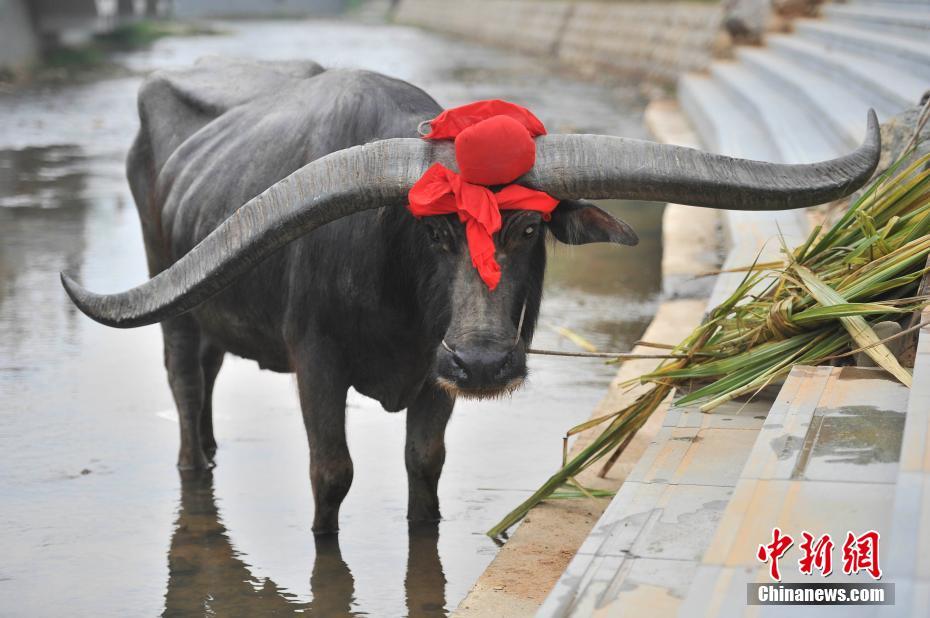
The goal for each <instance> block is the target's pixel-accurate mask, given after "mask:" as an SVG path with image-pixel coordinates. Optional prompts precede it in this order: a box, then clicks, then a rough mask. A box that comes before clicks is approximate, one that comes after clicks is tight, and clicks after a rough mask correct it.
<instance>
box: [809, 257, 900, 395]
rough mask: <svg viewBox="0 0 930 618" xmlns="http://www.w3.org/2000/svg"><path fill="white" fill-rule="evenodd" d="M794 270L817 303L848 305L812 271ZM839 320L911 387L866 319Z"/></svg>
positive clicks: (891, 372) (898, 365) (881, 365)
mask: <svg viewBox="0 0 930 618" xmlns="http://www.w3.org/2000/svg"><path fill="white" fill-rule="evenodd" d="M792 268H793V269H794V271H795V272H796V273H798V276H799V277H800V278H801V280H802V281H803V282H804V285H805V286H806V287H807V289H808V291H810V293H811V296H813V297H814V298H815V299H817V302H819V303H820V304H821V305H824V306H835V305H841V304H847V301H846V299H845V298H843V296H842V295H841V294H840V293H839V292H837V291H836V290H834V289H833V288H831V287H830V286H828V285H827V284H826V283H824V282H823V281H821V279H820V278H819V277H818V276H817V275H815V274H814V273H813V271H811V270H810V269H808V268H806V267H804V266H801V265H800V264H793V265H792ZM839 320H840V322H841V323H842V324H843V326H844V327H845V328H846V330H847V331H848V332H849V334H850V336H851V337H852V338H853V339H855V341H856V343H858V344H859V345H860V346H871V347H869V348H868V349H866V350H865V353H866V354H867V355H868V356H869V358H871V359H872V360H874V361H875V362H876V363H878V365H879V366H880V367H881V368H883V369H884V370H885V371H887V372H888V373H890V374H891V375H893V376H894V377H896V378H897V379H898V380H900V381H901V383H902V384H904V385H905V386H910V385H911V374H910V373H908V372H907V370H906V369H904V367H902V366H901V364H900V363H899V362H898V359H896V358H895V357H894V355H893V354H892V353H891V352H890V351H889V350H888V348H887V347H886V346H885V344H883V343H881V340H880V339H879V338H878V335H876V334H875V331H874V330H872V327H871V326H869V324H868V322H866V321H865V318H863V317H862V316H849V317H841V318H839Z"/></svg>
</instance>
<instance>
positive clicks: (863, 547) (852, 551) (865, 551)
mask: <svg viewBox="0 0 930 618" xmlns="http://www.w3.org/2000/svg"><path fill="white" fill-rule="evenodd" d="M878 539H879V535H878V532H876V531H874V530H869V531H868V532H866V533H865V534H863V535H862V536H859V537H857V536H855V535H854V534H853V533H852V532H847V533H846V542H845V543H843V573H846V574H847V575H855V574H856V573H858V572H859V571H866V572H868V574H869V575H871V576H872V579H881V577H882V569H881V567H879V566H878Z"/></svg>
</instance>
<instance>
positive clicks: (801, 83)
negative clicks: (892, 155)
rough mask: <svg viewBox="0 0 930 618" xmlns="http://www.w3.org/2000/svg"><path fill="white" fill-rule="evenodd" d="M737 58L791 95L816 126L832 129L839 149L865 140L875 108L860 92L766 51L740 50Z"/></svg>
mask: <svg viewBox="0 0 930 618" xmlns="http://www.w3.org/2000/svg"><path fill="white" fill-rule="evenodd" d="M737 58H738V59H739V60H741V61H742V62H743V64H745V65H746V66H747V67H749V68H751V69H753V70H755V72H756V73H758V74H759V75H761V76H764V77H765V78H766V79H767V80H769V81H771V82H772V83H773V85H775V86H777V87H778V89H779V90H780V91H781V92H782V93H784V94H788V95H790V96H791V98H792V99H793V100H795V101H797V102H798V103H799V104H800V107H802V108H803V109H804V110H805V111H806V112H807V113H808V116H810V120H811V121H812V122H814V123H826V124H828V125H830V129H831V131H830V133H831V134H832V135H835V136H836V137H837V138H838V141H839V143H838V146H839V147H841V148H850V149H851V148H855V147H856V146H857V145H859V143H861V142H862V140H863V139H864V138H865V127H866V121H865V119H866V114H867V113H868V110H869V108H870V107H872V106H871V104H870V103H869V102H867V101H865V100H863V99H862V98H860V97H859V95H858V94H857V93H856V92H854V91H852V90H850V89H849V88H847V87H845V86H841V85H840V84H839V82H836V81H833V80H829V79H824V78H823V77H822V76H821V75H819V74H817V73H815V72H813V71H809V70H807V69H806V68H804V67H803V66H801V65H800V64H798V63H797V62H795V61H793V60H788V59H786V58H785V57H783V56H779V55H777V54H775V53H773V52H771V51H769V50H766V49H759V48H752V47H742V48H738V49H737Z"/></svg>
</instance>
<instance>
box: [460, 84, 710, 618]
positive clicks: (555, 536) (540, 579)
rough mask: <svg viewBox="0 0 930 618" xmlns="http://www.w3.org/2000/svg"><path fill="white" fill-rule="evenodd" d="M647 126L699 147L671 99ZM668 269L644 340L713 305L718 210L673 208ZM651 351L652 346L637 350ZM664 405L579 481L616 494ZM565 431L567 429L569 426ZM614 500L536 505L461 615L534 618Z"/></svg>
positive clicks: (609, 407)
mask: <svg viewBox="0 0 930 618" xmlns="http://www.w3.org/2000/svg"><path fill="white" fill-rule="evenodd" d="M646 122H647V125H648V126H649V128H650V130H651V131H652V132H653V134H654V135H655V136H656V138H657V139H658V140H659V141H664V142H670V143H677V144H681V145H688V146H693V145H695V143H696V141H695V140H696V137H695V136H694V134H693V133H692V132H691V130H690V128H689V126H688V124H687V122H686V121H685V120H684V118H683V116H682V115H681V114H680V112H679V110H678V107H677V105H676V104H675V103H674V102H671V101H658V102H654V103H652V104H651V105H650V106H649V108H648V109H647V112H646ZM662 242H663V257H662V272H663V281H664V285H665V286H666V287H665V295H666V297H667V300H666V301H665V302H663V303H662V304H661V305H660V306H659V308H658V310H657V311H656V315H655V318H654V319H653V321H652V322H651V324H650V325H649V327H648V328H647V330H646V332H645V333H644V334H643V340H645V341H650V342H661V343H677V342H678V341H680V340H681V339H682V338H684V337H685V336H686V335H688V334H689V333H690V332H691V330H692V329H693V328H694V327H696V326H697V325H698V323H699V322H700V320H701V318H702V316H703V314H704V310H705V308H706V306H707V301H708V296H709V292H710V285H712V284H713V279H712V278H706V279H703V280H702V279H699V278H698V277H699V275H701V274H703V273H706V272H708V271H711V270H714V269H715V268H718V267H719V266H720V261H719V256H720V255H721V252H722V249H723V242H722V234H721V232H720V214H719V213H718V212H717V211H713V210H707V209H702V208H693V207H690V206H681V205H677V204H669V205H668V206H666V209H665V213H664V215H663V221H662ZM636 351H641V352H643V353H646V352H647V351H648V350H647V349H646V348H636ZM655 364H656V362H655V361H653V360H639V361H630V362H627V363H624V364H623V365H622V366H621V368H620V370H619V372H618V373H617V376H616V378H615V379H614V380H613V381H612V383H611V385H610V387H609V389H608V391H607V394H606V395H605V397H604V399H603V400H602V401H601V403H600V404H599V405H598V407H597V408H596V409H595V410H594V411H593V412H592V415H591V418H596V417H599V416H603V415H605V414H609V413H610V412H613V411H615V410H617V409H619V408H621V407H623V406H625V405H627V404H628V403H630V402H632V401H633V400H634V399H635V398H636V397H637V396H638V395H639V394H640V393H641V392H642V387H637V388H633V389H626V388H623V387H621V386H620V385H621V384H622V383H623V382H625V381H627V380H630V379H632V378H636V377H637V376H639V375H641V374H642V373H645V372H647V371H650V370H651V369H653V368H654V367H655ZM663 416H664V408H660V410H659V411H657V412H656V413H655V414H654V415H653V416H652V418H651V419H650V420H649V421H648V422H647V423H646V424H645V425H644V426H643V428H642V429H640V430H639V432H638V433H637V434H636V436H635V437H634V438H633V440H632V442H631V443H630V445H629V446H628V447H627V448H626V450H625V451H624V453H623V455H622V456H621V458H620V459H619V460H618V462H617V463H616V465H614V467H613V468H612V469H611V471H610V473H609V474H608V475H607V477H606V478H603V479H602V478H599V477H598V476H597V471H598V469H599V467H598V466H595V467H593V468H590V469H588V470H586V471H585V472H583V473H582V474H581V475H580V476H579V477H578V480H579V481H580V482H581V483H582V484H584V485H585V486H587V487H595V488H598V489H610V490H617V489H618V488H619V487H620V486H621V485H622V484H623V481H624V480H625V479H626V476H627V474H629V472H630V471H631V470H632V469H633V467H634V466H635V465H636V462H637V461H638V460H639V458H640V456H641V455H642V454H643V453H644V452H645V450H646V448H647V447H648V446H649V444H650V443H651V442H652V440H653V438H654V437H655V435H656V433H657V432H658V431H659V429H660V427H661V424H662V418H663ZM566 429H567V428H566ZM601 429H602V428H601V427H597V428H594V429H593V430H591V431H589V432H586V433H583V434H581V435H579V436H578V439H577V440H576V441H575V443H574V445H573V447H572V450H571V455H572V456H574V455H575V454H577V453H578V452H579V451H580V450H581V449H583V448H584V447H585V446H586V445H587V444H588V443H589V441H590V440H591V439H592V438H594V437H596V436H597V434H598V432H599V431H600V430H601ZM609 502H610V501H609V500H608V499H597V500H555V501H549V502H544V503H542V504H540V505H539V506H537V507H536V508H534V509H533V510H532V511H530V513H529V514H528V515H527V517H526V518H525V519H524V520H523V521H522V522H521V523H520V525H519V526H518V527H517V528H516V530H515V531H514V532H513V535H512V536H511V538H510V539H509V540H508V541H507V543H506V545H504V547H503V548H502V549H501V551H500V552H499V553H498V555H497V556H496V557H495V559H494V561H493V562H492V563H491V564H490V566H489V567H488V568H487V569H486V570H485V572H484V573H483V574H482V575H481V577H480V578H479V579H478V581H477V582H476V583H475V586H474V587H473V588H472V590H471V592H469V594H468V596H467V597H466V598H465V599H464V600H463V601H462V603H461V604H460V605H459V607H458V609H457V610H456V612H455V615H457V616H527V615H532V614H533V613H534V612H535V611H536V609H537V608H538V607H539V606H540V604H541V603H542V602H543V600H544V599H545V598H546V595H547V594H548V593H549V591H550V590H551V589H552V587H553V586H554V585H555V583H556V581H557V580H558V579H559V577H560V576H561V575H562V573H563V571H564V570H565V567H566V566H567V565H568V563H569V562H570V561H571V559H572V557H573V556H574V555H575V552H576V551H577V550H578V548H579V547H580V546H581V543H582V542H583V541H584V539H585V537H587V535H588V533H589V532H590V530H591V528H592V527H593V526H594V524H595V522H596V521H597V519H598V518H599V517H600V515H601V514H602V513H603V511H604V509H605V508H606V507H607V505H608V504H609Z"/></svg>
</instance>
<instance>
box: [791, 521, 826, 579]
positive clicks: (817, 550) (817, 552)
mask: <svg viewBox="0 0 930 618" xmlns="http://www.w3.org/2000/svg"><path fill="white" fill-rule="evenodd" d="M801 536H803V537H804V542H803V543H801V545H800V546H799V547H800V549H801V553H803V554H804V555H803V556H801V559H800V560H798V569H799V570H800V571H801V573H804V574H805V575H811V574H812V573H813V572H814V569H815V568H816V569H817V570H818V571H820V574H821V575H822V576H823V577H826V576H827V575H829V574H830V573H832V572H833V541H831V540H830V535H829V534H825V535H823V536H822V537H820V538H819V539H817V542H816V543H815V542H814V535H812V534H811V533H809V532H807V531H806V530H805V531H804V532H802V533H801Z"/></svg>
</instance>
